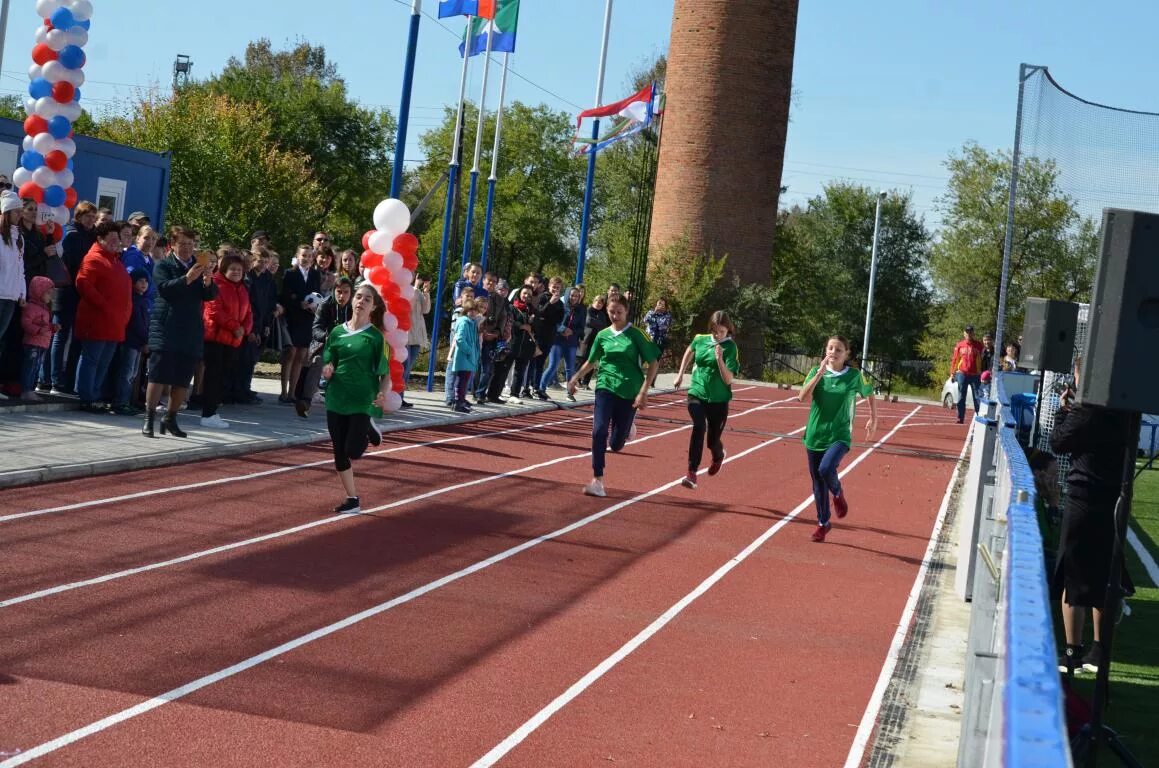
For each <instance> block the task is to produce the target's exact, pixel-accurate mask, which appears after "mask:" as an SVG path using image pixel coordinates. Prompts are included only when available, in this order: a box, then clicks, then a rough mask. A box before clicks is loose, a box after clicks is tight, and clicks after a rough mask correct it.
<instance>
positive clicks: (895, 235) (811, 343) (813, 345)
mask: <svg viewBox="0 0 1159 768" xmlns="http://www.w3.org/2000/svg"><path fill="white" fill-rule="evenodd" d="M876 205H877V196H876V194H875V193H874V191H873V190H871V189H869V188H868V187H863V186H859V185H856V184H849V183H844V182H832V183H829V184H827V185H826V186H825V189H824V191H823V192H822V194H820V195H818V196H817V197H814V198H813V199H811V200H809V202H808V203H807V205H806V207H805V208H803V209H802V208H799V207H797V208H794V209H792V210H790V211H786V212H782V214H781V216H780V219H779V222H778V233H777V245H776V248H775V249H774V256H773V274H774V275H776V278H777V284H778V285H779V286H780V287H781V290H782V291H783V292H784V295H785V296H786V297H791V299H792V300H791V301H786V302H785V303H784V307H783V310H782V316H781V318H780V322H779V324H778V325H779V331H780V333H781V334H783V335H782V336H781V343H784V344H788V345H790V346H793V347H796V348H800V349H808V350H810V351H814V350H818V349H820V348H821V346H822V344H823V343H824V341H825V338H826V337H828V336H829V335H832V334H840V335H843V336H846V337H848V338H849V339H851V340H852V341H853V343H854V347H855V348H859V347H860V346H861V345H860V342H861V339H862V336H863V335H864V330H865V309H866V299H867V297H868V293H869V271H870V260H871V259H870V257H871V255H872V251H873V227H874V215H875V208H876ZM929 248H930V234H929V232H928V231H927V230H926V228H925V224H924V223H923V222H922V220H921V219H920V218H918V216H917V215H916V214H915V213H914V211H913V208H912V201H911V199H910V197H909V196H908V195H905V194H898V193H896V192H895V193H892V194H888V195H887V196H886V198H885V200H884V201H883V202H882V205H881V228H880V241H879V244H878V261H877V279H876V282H875V285H874V300H873V324H872V328H871V334H872V335H871V339H870V355H871V356H872V357H875V358H879V357H885V358H889V359H894V360H900V359H908V358H911V357H913V356H914V354H915V351H916V349H917V347H918V343H919V341H920V339H921V335H922V332H923V330H924V329H925V325H926V321H927V318H928V316H929V311H930V304H931V291H930V289H929V287H928V285H927V282H926V265H927V259H928V255H929ZM858 351H859V352H860V350H859V349H858Z"/></svg>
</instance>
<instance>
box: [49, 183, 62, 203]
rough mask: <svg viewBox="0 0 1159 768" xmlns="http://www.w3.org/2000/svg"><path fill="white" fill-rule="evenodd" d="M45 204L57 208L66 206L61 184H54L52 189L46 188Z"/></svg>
mask: <svg viewBox="0 0 1159 768" xmlns="http://www.w3.org/2000/svg"><path fill="white" fill-rule="evenodd" d="M44 204H45V205H51V206H52V207H53V208H55V207H56V206H58V205H64V187H62V186H60V185H59V184H53V185H52V186H51V187H45V188H44Z"/></svg>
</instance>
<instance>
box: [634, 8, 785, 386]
mask: <svg viewBox="0 0 1159 768" xmlns="http://www.w3.org/2000/svg"><path fill="white" fill-rule="evenodd" d="M796 33H797V0H676V7H675V10H674V12H673V14H672V40H671V43H670V45H669V49H668V73H667V78H666V82H665V91H666V106H665V109H666V114H665V116H664V136H663V139H662V140H661V146H660V162H659V168H658V170H657V176H656V197H655V201H654V203H653V208H652V233H651V237H650V242H649V246H650V253H651V254H652V256H653V257H655V254H656V249H657V247H658V246H664V245H666V244H668V243H671V242H672V241H674V240H676V239H678V238H680V237H682V236H684V235H685V234H687V235H688V237H689V240H690V243H689V244H690V246H691V253H694V254H700V253H704V252H705V251H708V250H711V251H712V252H713V253H714V254H715V255H717V256H719V255H722V254H727V255H728V262H727V270H728V274H729V275H736V276H739V277H740V279H741V280H742V281H744V282H762V283H765V284H768V282H769V279H770V275H771V271H770V270H771V262H772V254H773V236H774V232H775V228H776V221H777V197H778V193H779V192H780V186H781V166H782V163H783V161H784V156H785V132H786V130H787V128H788V123H789V94H790V91H791V88H792V81H793V45H794V42H795V39H796ZM739 341H740V343H741V353H742V359H743V360H745V361H747V362H753V363H755V362H756V361H759V360H760V359H761V357H762V355H761V349H760V338H759V335H758V334H742V338H741V339H740V340H739Z"/></svg>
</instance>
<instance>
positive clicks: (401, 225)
mask: <svg viewBox="0 0 1159 768" xmlns="http://www.w3.org/2000/svg"><path fill="white" fill-rule="evenodd" d="M374 226H375V227H377V228H378V229H380V230H384V231H386V232H389V233H390V235H391V237H390V239H391V242H394V238H395V237H397V236H399V235H401V234H402V233H403V232H406V228H407V227H409V226H410V209H409V208H407V207H406V203H404V202H403V201H402V200H398V199H396V198H393V197H391V198H387V199H386V200H383V201H382V202H381V203H379V204H378V205H377V206H375V208H374ZM380 253H385V251H380Z"/></svg>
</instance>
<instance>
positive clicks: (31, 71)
mask: <svg viewBox="0 0 1159 768" xmlns="http://www.w3.org/2000/svg"><path fill="white" fill-rule="evenodd" d="M41 29H43V27H41ZM39 77H44V67H42V66H40V65H39V64H33V65H32V66H31V67H29V68H28V79H29V80H35V79H37V78H39Z"/></svg>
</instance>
